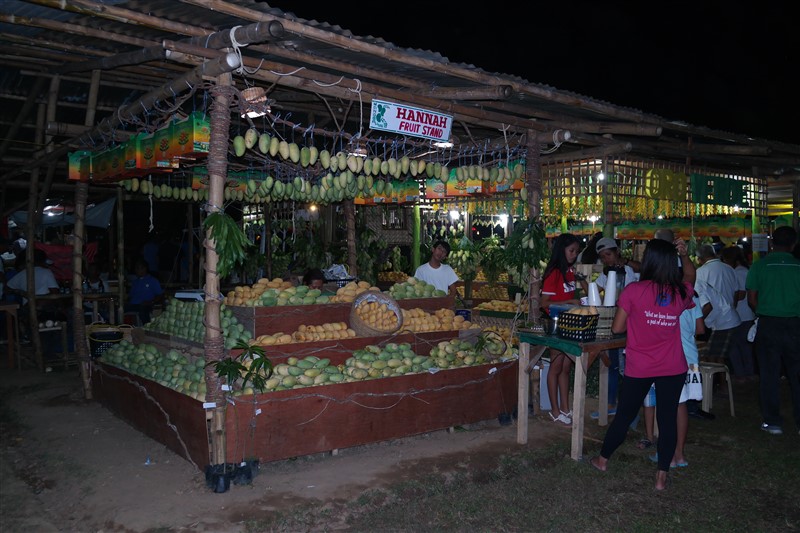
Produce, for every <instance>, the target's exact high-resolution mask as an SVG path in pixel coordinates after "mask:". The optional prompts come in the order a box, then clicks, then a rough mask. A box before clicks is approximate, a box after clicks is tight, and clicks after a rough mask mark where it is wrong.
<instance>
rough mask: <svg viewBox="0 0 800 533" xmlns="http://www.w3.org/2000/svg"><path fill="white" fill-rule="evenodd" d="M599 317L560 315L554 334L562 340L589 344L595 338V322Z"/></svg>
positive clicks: (572, 314) (573, 314)
mask: <svg viewBox="0 0 800 533" xmlns="http://www.w3.org/2000/svg"><path fill="white" fill-rule="evenodd" d="M599 318H600V315H578V314H575V313H560V314H559V315H558V329H557V330H556V334H557V335H558V336H559V337H561V338H562V339H567V340H571V341H578V342H591V341H593V340H595V338H596V337H597V322H598V320H599Z"/></svg>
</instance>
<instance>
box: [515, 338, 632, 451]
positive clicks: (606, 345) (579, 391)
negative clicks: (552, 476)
mask: <svg viewBox="0 0 800 533" xmlns="http://www.w3.org/2000/svg"><path fill="white" fill-rule="evenodd" d="M625 341H626V337H625V336H618V337H613V338H610V339H597V340H595V341H592V342H577V341H569V340H566V339H562V338H560V337H556V336H554V335H544V334H542V333H534V332H533V331H531V330H525V329H520V330H519V376H518V377H519V393H518V398H517V402H518V403H517V412H518V413H519V416H518V418H517V422H518V425H517V442H518V443H519V444H525V443H527V442H528V387H529V384H530V380H529V378H528V372H529V370H528V369H529V368H533V366H534V365H536V363H538V362H539V359H541V357H542V354H543V353H544V351H545V350H546V349H547V348H553V349H557V350H561V351H562V352H564V353H565V354H567V356H568V357H569V358H570V359H572V360H573V361H575V380H574V383H573V389H574V390H573V398H572V451H571V453H570V457H572V458H573V459H575V460H576V461H578V460H580V459H581V457H582V455H583V421H584V414H585V407H586V372H587V371H588V369H589V367H590V366H591V365H592V363H593V362H594V361H595V359H597V357H598V356H599V357H600V359H601V360H602V361H603V364H602V365H600V401H599V402H598V403H599V406H598V412H599V414H600V416H599V424H600V425H601V426H605V425H606V424H608V401H607V399H608V364H609V361H608V353H607V352H608V350H613V349H615V348H624V347H625ZM531 345H533V346H535V348H533V349H531Z"/></svg>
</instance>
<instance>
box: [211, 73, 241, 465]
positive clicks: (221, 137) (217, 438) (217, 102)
mask: <svg viewBox="0 0 800 533" xmlns="http://www.w3.org/2000/svg"><path fill="white" fill-rule="evenodd" d="M234 91H235V88H234V87H233V77H232V76H231V74H230V73H226V74H221V75H219V76H217V78H216V85H215V86H214V87H213V88H212V89H211V92H212V94H213V96H214V101H213V103H212V105H211V112H210V121H211V139H210V143H209V151H208V178H209V197H208V205H207V206H206V211H207V212H209V213H214V212H218V211H222V205H223V202H224V197H223V191H224V187H225V178H226V176H227V173H228V128H229V127H230V122H231V114H230V105H231V102H232V100H233V98H232V96H233V93H234ZM204 246H205V249H206V250H205V257H206V275H205V281H206V283H205V302H206V306H205V316H204V319H205V324H206V332H205V339H204V345H205V354H206V363H207V364H206V367H205V378H206V402H207V403H208V404H209V408H210V409H211V412H210V415H211V420H210V422H211V424H210V452H211V464H214V465H217V464H224V463H225V457H226V442H225V397H224V395H223V392H222V383H221V380H220V377H219V375H218V374H217V372H216V370H215V368H214V366H213V365H211V364H210V363H215V362H217V361H220V360H222V358H223V355H224V339H223V336H222V334H223V331H222V326H221V322H220V304H221V303H222V295H221V294H220V292H219V289H220V279H219V274H218V273H217V265H218V263H219V256H218V255H217V250H216V242H215V241H214V236H213V235H212V234H211V232H210V231H207V232H206V237H205V245H204Z"/></svg>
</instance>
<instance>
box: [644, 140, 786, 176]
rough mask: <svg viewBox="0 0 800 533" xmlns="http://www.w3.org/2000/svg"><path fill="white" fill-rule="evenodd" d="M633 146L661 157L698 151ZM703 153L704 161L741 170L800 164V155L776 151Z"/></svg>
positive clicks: (664, 146)
mask: <svg viewBox="0 0 800 533" xmlns="http://www.w3.org/2000/svg"><path fill="white" fill-rule="evenodd" d="M633 146H634V149H635V150H636V151H637V152H642V153H646V154H651V155H653V156H661V157H663V156H673V157H674V156H691V155H692V154H696V153H697V152H696V151H695V150H689V149H688V148H687V147H686V146H684V147H683V148H680V147H679V146H678V145H676V146H666V145H664V144H654V143H646V142H642V141H636V142H634V143H633ZM702 155H703V159H704V161H707V162H709V163H713V164H716V165H720V166H721V167H723V168H735V169H739V171H741V169H742V168H745V169H747V170H746V171H745V172H749V168H748V167H751V166H756V167H763V168H769V169H770V170H775V169H779V168H782V167H798V166H800V157H793V156H790V155H786V156H779V155H776V154H774V153H773V154H771V155H770V156H768V157H763V158H759V157H758V156H753V157H747V156H738V157H736V158H731V157H730V156H728V155H727V154H713V153H705V152H704V153H703V154H702Z"/></svg>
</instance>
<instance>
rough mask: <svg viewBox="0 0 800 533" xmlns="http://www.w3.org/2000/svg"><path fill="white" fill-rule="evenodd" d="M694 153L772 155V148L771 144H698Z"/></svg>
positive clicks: (693, 148)
mask: <svg viewBox="0 0 800 533" xmlns="http://www.w3.org/2000/svg"><path fill="white" fill-rule="evenodd" d="M692 152H694V153H709V154H711V153H715V154H729V155H770V154H772V152H773V151H772V148H770V147H769V146H741V145H725V144H697V143H695V144H694V145H693V146H692Z"/></svg>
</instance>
